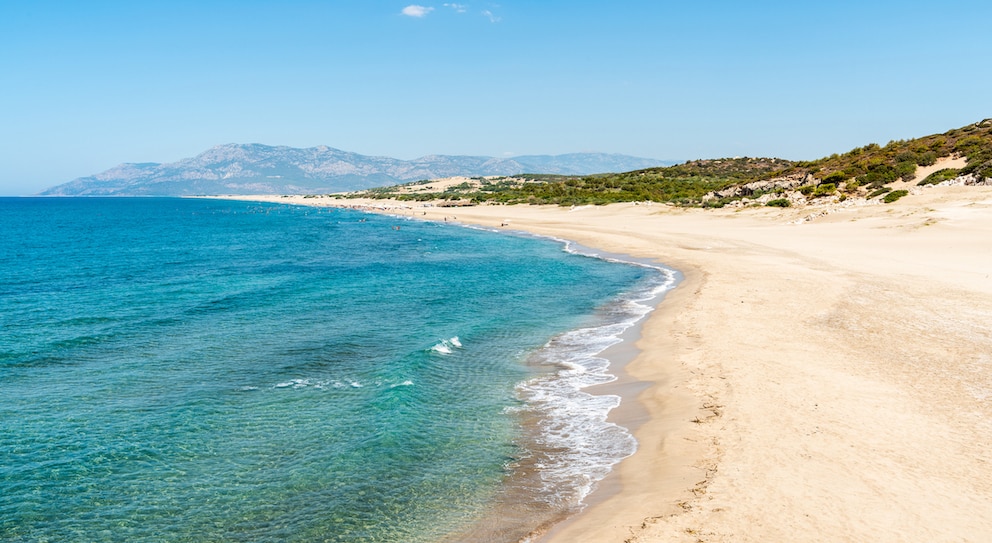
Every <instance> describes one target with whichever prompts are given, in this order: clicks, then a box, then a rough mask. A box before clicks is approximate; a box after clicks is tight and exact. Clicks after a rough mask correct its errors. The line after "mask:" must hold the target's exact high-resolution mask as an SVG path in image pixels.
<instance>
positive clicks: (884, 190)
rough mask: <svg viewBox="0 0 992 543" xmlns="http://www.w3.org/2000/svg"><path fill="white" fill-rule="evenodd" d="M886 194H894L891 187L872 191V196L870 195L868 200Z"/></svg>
mask: <svg viewBox="0 0 992 543" xmlns="http://www.w3.org/2000/svg"><path fill="white" fill-rule="evenodd" d="M886 192H892V189H890V188H889V187H882V188H880V189H877V190H874V191H872V193H871V194H869V195H868V199H871V198H875V197H876V196H881V195H883V194H885V193H886Z"/></svg>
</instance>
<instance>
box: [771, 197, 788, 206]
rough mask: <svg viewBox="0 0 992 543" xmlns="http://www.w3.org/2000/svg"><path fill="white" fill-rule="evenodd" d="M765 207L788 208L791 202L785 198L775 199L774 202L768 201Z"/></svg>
mask: <svg viewBox="0 0 992 543" xmlns="http://www.w3.org/2000/svg"><path fill="white" fill-rule="evenodd" d="M765 205H766V206H769V207H789V206H791V205H792V202H789V200H788V199H786V198H776V199H774V200H768V203H766V204H765Z"/></svg>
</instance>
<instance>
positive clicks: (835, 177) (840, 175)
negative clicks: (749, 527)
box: [823, 172, 848, 185]
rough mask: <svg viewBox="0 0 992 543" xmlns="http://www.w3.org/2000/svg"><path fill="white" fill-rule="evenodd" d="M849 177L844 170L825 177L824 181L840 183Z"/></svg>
mask: <svg viewBox="0 0 992 543" xmlns="http://www.w3.org/2000/svg"><path fill="white" fill-rule="evenodd" d="M847 179H848V176H847V175H846V174H845V173H844V172H834V173H832V174H830V175H828V176H826V177H824V178H823V182H824V183H833V184H834V185H839V184H840V183H843V182H844V181H845V180H847Z"/></svg>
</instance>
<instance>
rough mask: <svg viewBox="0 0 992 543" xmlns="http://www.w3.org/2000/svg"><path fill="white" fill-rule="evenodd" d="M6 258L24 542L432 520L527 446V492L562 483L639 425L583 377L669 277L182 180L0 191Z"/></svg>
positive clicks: (272, 537)
mask: <svg viewBox="0 0 992 543" xmlns="http://www.w3.org/2000/svg"><path fill="white" fill-rule="evenodd" d="M395 226H399V227H400V228H399V229H396V228H394V227H395ZM0 265H2V267H0V540H3V541H24V542H27V541H129V542H130V541H182V542H201V541H202V542H207V541H245V542H249V541H250V542H267V541H273V542H274V541H300V542H314V541H335V542H336V541H348V542H366V541H369V542H370V541H379V542H383V541H385V542H418V541H438V540H441V539H443V538H444V537H446V536H449V535H450V534H453V533H458V532H459V531H460V530H462V529H464V528H465V527H466V526H470V525H472V524H473V523H475V522H477V521H480V519H484V518H486V516H487V515H491V514H492V512H493V511H494V509H498V508H499V506H500V500H505V499H507V498H506V488H507V485H508V484H512V481H513V480H514V477H515V474H514V473H515V470H518V469H520V468H519V466H520V465H521V463H526V462H527V461H528V459H531V460H532V459H534V458H538V457H539V458H540V459H541V462H540V463H541V467H542V470H543V471H542V476H541V478H540V484H539V485H536V486H535V485H531V487H528V488H529V490H528V492H529V495H528V496H526V497H525V498H526V499H529V500H533V501H535V503H541V504H543V507H544V508H545V509H548V508H550V509H557V510H565V509H567V508H569V507H574V505H575V503H576V500H578V499H580V498H581V497H582V496H583V495H584V494H585V493H586V492H588V486H589V484H590V483H591V482H592V481H594V480H596V479H598V478H600V477H602V474H604V473H605V472H606V471H607V470H608V469H609V467H610V466H611V465H612V464H613V463H615V462H616V461H617V460H619V459H620V458H622V457H623V456H626V455H628V454H630V452H632V450H633V447H634V446H635V444H634V443H633V439H632V438H631V437H630V435H629V433H627V432H626V431H625V430H624V429H622V428H619V427H615V426H613V425H611V424H608V423H606V422H604V420H603V419H604V418H605V413H606V412H607V411H608V410H609V409H610V408H611V407H612V406H614V405H616V401H617V399H616V398H613V397H593V396H589V395H588V394H585V393H583V392H581V391H580V390H579V388H580V387H582V386H586V385H588V384H592V383H595V382H603V381H607V380H609V379H610V377H609V374H608V372H607V368H606V365H605V362H604V361H602V360H601V359H598V358H596V357H595V356H594V355H595V354H596V353H597V352H598V351H599V350H601V349H602V348H603V347H605V346H608V345H609V344H611V343H613V342H615V341H616V337H617V335H618V334H619V332H620V331H622V329H624V328H626V327H627V326H629V325H630V323H631V322H632V321H633V319H636V318H637V317H638V316H640V315H641V314H643V312H644V306H643V305H639V304H636V303H634V302H632V301H631V300H632V299H636V298H646V297H648V295H649V294H650V293H652V292H654V291H655V290H656V289H657V288H658V285H659V284H660V282H661V281H663V280H664V278H663V277H661V276H660V274H659V273H658V272H657V271H656V270H651V269H648V268H644V267H640V266H632V265H624V264H617V263H611V262H606V261H604V260H601V259H597V258H589V257H585V256H581V255H576V254H572V253H570V252H567V251H564V250H563V248H562V245H561V244H560V243H557V242H553V241H550V240H541V239H533V238H527V237H519V236H511V235H503V234H496V233H492V232H486V231H480V230H472V229H468V228H464V227H459V226H454V225H448V224H435V223H426V222H419V221H412V220H402V219H397V218H392V217H386V216H377V215H365V214H360V213H357V212H354V211H348V210H329V209H319V208H305V207H293V206H282V205H271V204H256V203H245V202H230V201H215V200H182V199H38V198H2V199H0ZM549 342H550V343H549ZM566 415H568V416H566ZM597 447H598V448H597ZM533 464H534V462H533V461H531V462H530V464H529V465H531V466H532V465H533ZM513 499H514V500H520V499H521V496H520V495H519V493H518V494H517V495H515V496H514V497H513ZM521 522H523V523H524V524H526V522H527V519H522V520H521ZM524 528H526V527H525V526H524V527H522V529H524Z"/></svg>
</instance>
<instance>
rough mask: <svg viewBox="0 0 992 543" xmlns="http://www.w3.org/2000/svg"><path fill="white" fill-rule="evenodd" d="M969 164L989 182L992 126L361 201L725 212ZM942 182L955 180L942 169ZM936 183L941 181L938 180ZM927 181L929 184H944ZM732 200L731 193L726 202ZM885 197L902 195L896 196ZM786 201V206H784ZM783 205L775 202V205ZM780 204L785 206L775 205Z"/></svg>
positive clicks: (377, 192)
mask: <svg viewBox="0 0 992 543" xmlns="http://www.w3.org/2000/svg"><path fill="white" fill-rule="evenodd" d="M951 155H956V156H964V157H967V159H968V160H967V166H966V167H965V168H963V169H961V170H960V172H957V173H958V174H959V175H965V174H974V175H976V176H978V177H981V178H989V177H992V119H986V120H984V121H982V122H979V123H975V124H972V125H968V126H965V127H962V128H958V129H954V130H950V131H948V132H945V133H943V134H934V135H930V136H925V137H922V138H918V139H913V140H900V141H890V142H889V143H888V144H886V145H885V146H880V145H878V144H875V143H872V144H869V145H865V146H864V147H858V148H856V149H853V150H851V151H848V152H847V153H844V154H834V155H830V156H829V157H825V158H821V159H818V160H812V161H804V162H792V161H788V160H783V159H776V158H748V157H744V158H725V159H712V160H695V161H691V162H686V163H684V164H679V165H676V166H669V167H664V168H649V169H646V170H637V171H633V172H626V173H618V174H602V175H592V176H561V175H543V174H525V175H520V176H516V177H504V178H496V179H481V178H476V181H477V182H474V183H471V184H470V183H463V184H461V185H457V186H453V187H449V188H448V189H446V190H444V191H432V190H430V189H429V188H428V187H429V182H428V181H417V182H415V183H411V184H407V185H401V186H400V187H410V186H412V185H416V186H423V188H420V189H418V190H413V191H410V190H407V191H403V190H398V188H397V187H387V188H382V189H372V190H369V191H366V192H365V193H362V194H361V196H364V197H369V198H397V199H400V200H420V201H427V200H435V199H441V200H445V199H447V200H462V201H465V200H470V201H472V202H493V203H507V204H516V203H532V204H559V205H581V204H597V205H599V204H609V203H613V202H631V201H652V202H668V203H672V204H676V205H683V206H706V207H722V206H724V205H726V204H727V203H730V202H732V201H734V200H736V199H740V198H741V197H743V196H744V195H747V196H748V197H751V198H756V197H757V196H759V195H760V194H762V193H768V192H781V189H777V190H776V189H774V187H773V188H771V189H764V192H762V191H761V190H752V189H750V188H749V189H748V190H738V191H733V190H731V191H728V190H727V189H729V188H731V187H735V186H736V187H739V186H741V185H746V184H748V183H753V182H756V181H768V180H771V179H776V178H786V177H788V178H796V179H804V180H805V184H804V185H803V186H800V187H798V189H797V190H799V192H800V193H802V194H804V195H806V196H807V197H810V198H819V197H825V196H832V195H836V196H837V197H838V198H839V199H844V198H847V197H848V196H862V197H864V196H867V197H868V198H874V197H877V196H880V195H882V194H886V193H889V192H890V190H891V189H890V188H888V187H887V185H889V184H891V183H893V182H894V181H897V180H900V179H901V180H903V181H909V180H911V179H912V178H913V175H914V173H915V171H916V168H917V167H918V166H929V165H932V164H934V163H936V161H937V159H938V158H941V157H946V156H951ZM942 172H945V173H941V172H938V174H941V175H950V172H946V171H944V170H942ZM934 175H935V176H936V175H937V174H934ZM938 178H940V176H938V177H934V176H929V177H927V179H925V180H924V181H923V182H924V183H930V182H940V181H935V179H938ZM894 192H896V193H898V192H900V191H894ZM727 194H733V195H731V196H728V195H727ZM886 198H893V199H892V200H889V201H895V199H898V196H892V195H891V194H890V195H889V196H887V197H886ZM780 200H781V199H780ZM772 201H778V200H772ZM775 205H781V204H775Z"/></svg>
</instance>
